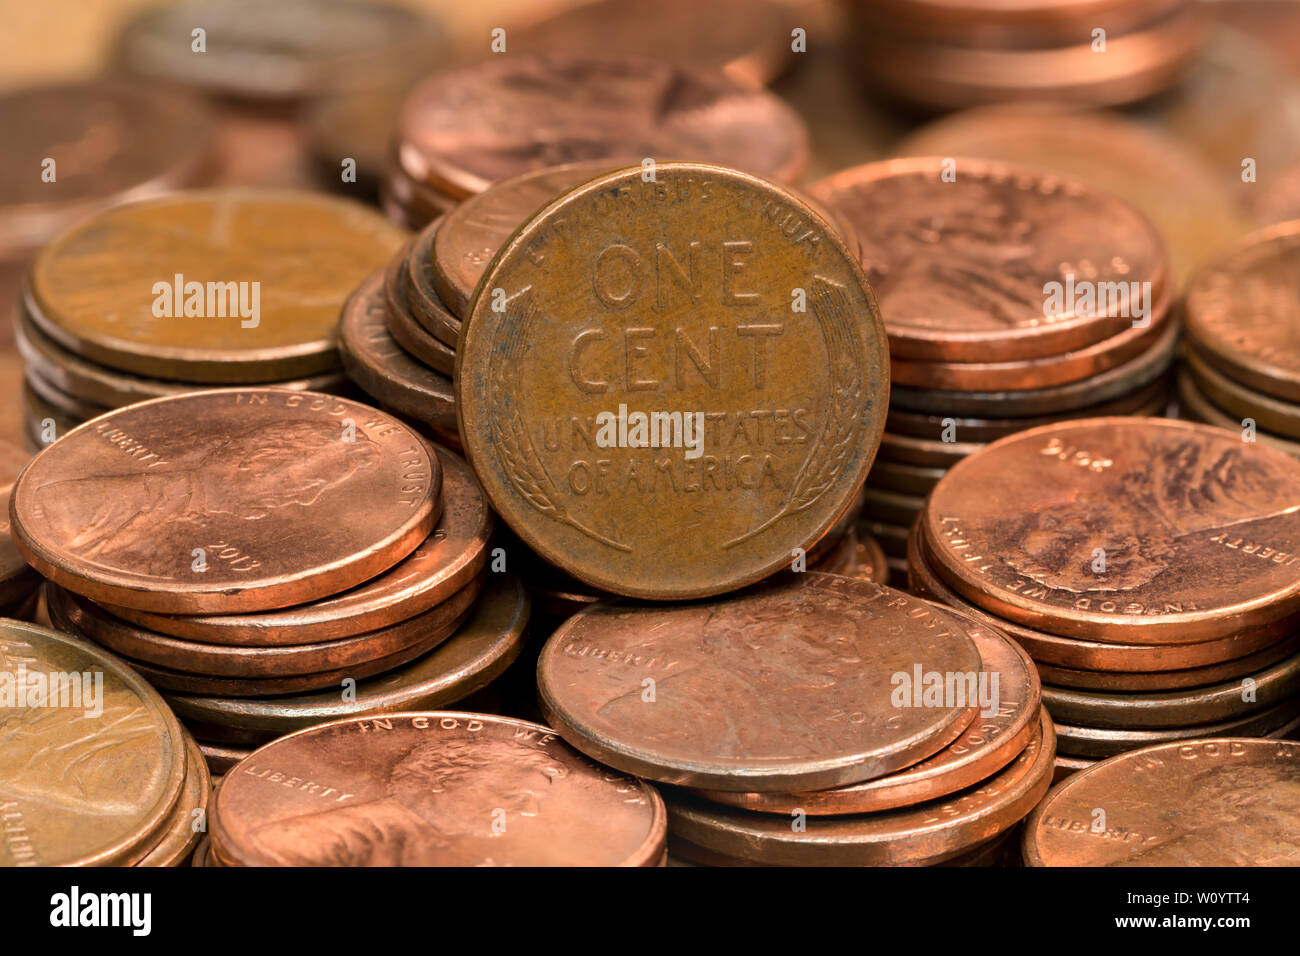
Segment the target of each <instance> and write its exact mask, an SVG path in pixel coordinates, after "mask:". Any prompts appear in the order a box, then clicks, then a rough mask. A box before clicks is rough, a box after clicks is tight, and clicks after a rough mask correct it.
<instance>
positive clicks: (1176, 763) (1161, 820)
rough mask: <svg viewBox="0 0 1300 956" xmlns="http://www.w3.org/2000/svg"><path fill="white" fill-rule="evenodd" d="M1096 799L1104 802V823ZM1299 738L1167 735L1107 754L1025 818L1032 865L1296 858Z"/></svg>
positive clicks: (1277, 862) (1299, 851)
mask: <svg viewBox="0 0 1300 956" xmlns="http://www.w3.org/2000/svg"><path fill="white" fill-rule="evenodd" d="M1094 807H1100V808H1102V809H1104V810H1105V819H1104V822H1101V830H1100V831H1098V830H1097V829H1096V826H1097V824H1098V822H1099V818H1098V817H1097V816H1096V815H1095V814H1094V813H1093V808H1094ZM1297 821H1300V743H1294V742H1288V741H1282V740H1249V739H1242V738H1225V739H1217V740H1196V741H1190V742H1188V743H1170V744H1163V745H1161V746H1158V747H1149V748H1146V749H1144V750H1137V751H1133V752H1131V753H1127V754H1123V755H1122V756H1119V757H1115V758H1113V759H1111V760H1106V761H1103V762H1102V763H1099V764H1096V765H1095V766H1092V767H1088V768H1087V769H1084V770H1081V771H1080V772H1079V773H1076V774H1074V775H1073V776H1071V777H1070V778H1069V779H1068V780H1066V781H1065V782H1064V783H1062V784H1061V785H1060V786H1059V787H1057V788H1056V789H1055V790H1053V791H1052V792H1051V793H1050V794H1049V795H1048V797H1047V799H1046V800H1045V801H1043V803H1042V805H1041V806H1039V807H1038V809H1037V810H1035V811H1034V813H1033V816H1031V817H1030V818H1029V820H1028V821H1027V822H1026V824H1025V836H1024V856H1025V862H1026V863H1027V864H1028V865H1030V866H1297V865H1300V829H1298V828H1297V827H1298V824H1297Z"/></svg>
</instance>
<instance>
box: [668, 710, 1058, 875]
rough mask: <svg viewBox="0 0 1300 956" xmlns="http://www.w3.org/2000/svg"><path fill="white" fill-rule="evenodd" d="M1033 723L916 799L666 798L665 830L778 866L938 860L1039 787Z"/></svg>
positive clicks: (1009, 815)
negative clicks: (778, 811)
mask: <svg viewBox="0 0 1300 956" xmlns="http://www.w3.org/2000/svg"><path fill="white" fill-rule="evenodd" d="M1038 721H1039V723H1038V726H1037V728H1036V729H1035V732H1034V735H1033V736H1032V737H1031V738H1030V740H1029V743H1028V744H1027V745H1026V746H1025V749H1024V750H1022V751H1021V752H1020V754H1019V756H1017V757H1016V759H1015V760H1013V761H1012V762H1011V763H1010V764H1008V765H1007V766H1006V767H1004V768H1003V769H1002V770H1001V771H999V772H998V773H997V774H996V775H994V776H993V777H991V778H989V779H988V780H985V781H984V782H982V783H981V784H979V785H978V786H975V787H971V788H969V789H966V790H962V791H959V792H957V793H954V794H949V795H948V796H946V797H943V798H941V799H939V800H936V801H931V802H928V803H924V804H921V805H920V806H917V807H905V808H901V809H897V810H885V811H881V812H879V813H870V814H859V815H851V816H843V817H831V818H817V817H812V818H810V819H808V820H807V821H806V822H805V827H804V828H803V829H797V828H795V827H792V826H791V820H790V819H781V818H780V817H777V816H775V815H773V814H769V813H754V812H752V811H748V810H739V809H735V808H732V807H724V806H721V805H719V804H713V803H707V802H705V801H703V800H700V799H698V798H695V797H689V796H687V795H686V794H684V793H683V794H677V793H672V794H670V795H669V799H668V825H669V827H670V829H671V830H672V834H673V838H674V840H676V839H677V838H679V837H680V838H682V839H684V840H687V841H689V842H690V843H693V844H695V845H697V846H700V847H703V848H705V849H708V850H711V851H712V852H714V853H720V854H723V855H725V856H730V857H733V858H735V859H741V860H745V861H747V862H754V863H767V864H776V865H782V866H909V865H910V866H917V865H925V864H934V863H940V862H943V861H944V860H946V859H949V858H951V857H954V856H958V855H960V854H961V853H963V852H965V851H966V850H968V849H970V848H972V847H974V846H976V845H978V844H981V843H983V842H985V841H987V840H989V839H991V838H993V837H995V836H997V835H998V834H1000V833H1003V832H1005V831H1006V830H1008V829H1010V828H1011V827H1013V826H1014V825H1015V824H1016V823H1018V822H1019V821H1020V820H1021V819H1023V818H1024V817H1025V816H1027V815H1028V814H1029V812H1030V810H1032V809H1033V807H1034V805H1035V804H1036V803H1038V801H1039V800H1041V799H1042V797H1043V794H1045V793H1046V792H1047V789H1048V787H1049V786H1050V783H1051V777H1052V758H1053V757H1054V756H1055V751H1056V748H1055V746H1054V745H1053V742H1054V737H1053V734H1052V722H1051V720H1050V719H1049V718H1048V716H1047V714H1046V712H1040V715H1039V718H1038Z"/></svg>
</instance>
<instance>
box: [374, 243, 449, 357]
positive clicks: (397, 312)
mask: <svg viewBox="0 0 1300 956" xmlns="http://www.w3.org/2000/svg"><path fill="white" fill-rule="evenodd" d="M409 251H410V244H409V243H408V244H407V246H406V247H405V249H404V250H403V251H402V252H401V253H399V254H398V255H397V256H396V257H394V259H393V261H392V262H390V263H389V264H388V266H387V267H386V268H385V270H384V299H385V301H386V302H387V304H388V315H387V323H388V334H389V335H391V336H392V337H393V341H394V342H396V343H397V344H398V345H399V346H401V347H402V348H403V349H405V350H406V351H407V352H408V353H409V354H410V355H411V356H413V357H414V358H416V359H418V360H419V361H421V362H423V363H424V364H425V365H427V366H429V367H430V368H432V369H433V370H434V371H437V372H441V373H442V374H443V375H450V374H452V372H453V371H454V370H455V368H456V350H455V348H454V347H453V346H450V345H448V344H447V343H445V342H443V341H442V340H441V339H439V338H438V337H437V336H435V335H433V334H432V333H430V332H429V331H428V330H427V329H425V328H424V326H422V325H420V323H419V322H417V321H416V320H415V315H414V314H413V313H412V311H411V303H410V297H409V296H408V294H407V289H406V264H407V257H408V254H409Z"/></svg>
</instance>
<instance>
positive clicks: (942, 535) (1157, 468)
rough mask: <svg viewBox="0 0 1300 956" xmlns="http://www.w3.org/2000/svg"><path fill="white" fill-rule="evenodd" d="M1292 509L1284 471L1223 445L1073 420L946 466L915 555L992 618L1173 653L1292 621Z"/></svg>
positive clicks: (1257, 451) (1297, 482)
mask: <svg viewBox="0 0 1300 956" xmlns="http://www.w3.org/2000/svg"><path fill="white" fill-rule="evenodd" d="M1298 497H1300V463H1297V462H1296V460H1295V459H1293V458H1290V457H1288V456H1287V455H1284V454H1282V453H1281V452H1278V451H1275V450H1274V449H1271V448H1265V447H1262V446H1260V445H1259V444H1252V443H1247V442H1243V441H1241V438H1240V436H1239V435H1234V434H1231V433H1228V432H1224V431H1222V430H1219V429H1215V428H1206V427H1204V426H1201V425H1194V424H1190V423H1187V422H1176V421H1171V420H1169V419H1156V418H1096V419H1083V420H1081V421H1077V422H1065V423H1062V424H1059V425H1047V426H1045V427H1043V428H1035V429H1032V430H1030V431H1027V432H1022V433H1021V434H1019V435H1013V436H1011V437H1010V438H1004V439H1002V440H1001V441H998V442H994V443H993V444H991V445H989V446H988V447H987V448H985V449H984V450H983V451H982V452H979V453H977V454H975V455H972V456H971V457H969V458H966V459H965V460H963V461H961V462H958V463H957V464H956V465H954V466H953V467H952V468H951V469H950V470H949V471H948V474H947V475H946V476H945V477H944V478H943V479H942V480H941V481H940V482H939V484H938V485H937V486H936V487H935V489H934V491H933V492H932V493H931V495H930V499H929V503H928V506H927V509H926V515H925V518H924V521H925V527H924V532H925V533H924V536H923V540H924V542H925V544H926V547H927V549H928V556H929V557H930V558H931V559H932V563H933V566H934V569H935V570H936V571H937V572H938V573H939V574H940V575H941V576H942V577H943V578H944V579H945V580H946V581H947V582H948V584H949V585H950V586H951V587H952V588H953V589H954V590H955V591H957V592H959V593H961V594H962V595H964V596H965V597H967V598H968V599H969V600H971V601H972V602H974V603H975V604H978V605H980V606H981V607H983V608H985V609H987V610H989V611H990V612H992V613H994V614H997V615H998V616H1000V617H1005V618H1009V619H1011V620H1013V621H1017V622H1019V623H1021V624H1025V625H1027V626H1030V627H1034V628H1037V629H1040V630H1046V631H1050V632H1053V633H1058V634H1064V635H1067V636H1072V637H1085V638H1093V639H1099V640H1114V641H1123V642H1127V643H1135V644H1142V643H1153V644H1164V643H1169V644H1177V643H1187V642H1190V641H1196V640H1208V639H1213V638H1216V637H1223V636H1224V635H1225V634H1227V633H1229V632H1231V631H1234V630H1241V629H1243V628H1246V627H1249V626H1251V625H1256V624H1268V623H1270V622H1272V621H1276V620H1279V619H1281V618H1283V617H1286V616H1287V615H1289V614H1291V613H1294V612H1295V611H1296V610H1297V609H1300V574H1297V573H1296V566H1297V565H1300V553H1297V550H1298V549H1300V513H1298V512H1297V507H1296V501H1297V498H1298ZM1008 502H1015V506H1014V508H1011V507H1010V506H1009V505H1008Z"/></svg>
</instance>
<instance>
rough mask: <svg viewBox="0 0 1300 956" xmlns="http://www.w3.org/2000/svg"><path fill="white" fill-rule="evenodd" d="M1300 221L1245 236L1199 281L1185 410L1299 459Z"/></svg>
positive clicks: (1183, 388)
mask: <svg viewBox="0 0 1300 956" xmlns="http://www.w3.org/2000/svg"><path fill="white" fill-rule="evenodd" d="M1297 270H1300V221H1296V222H1286V223H1281V224H1279V225H1277V226H1271V227H1269V228H1267V229H1263V230H1260V231H1259V232H1256V233H1253V234H1251V235H1250V236H1247V237H1246V238H1245V239H1243V240H1241V241H1240V242H1239V243H1237V244H1236V245H1234V246H1232V247H1231V248H1230V249H1229V250H1227V251H1226V252H1224V253H1223V254H1222V255H1220V256H1219V257H1217V258H1216V259H1215V260H1214V261H1212V262H1211V263H1209V264H1207V265H1206V266H1205V267H1204V268H1203V269H1202V270H1201V271H1200V272H1199V273H1197V275H1196V276H1195V278H1194V279H1193V281H1192V283H1191V285H1190V286H1189V287H1188V290H1187V298H1186V303H1185V306H1184V314H1185V320H1186V323H1187V347H1186V349H1185V352H1184V357H1183V358H1184V364H1183V367H1182V368H1181V369H1180V370H1179V374H1178V398H1179V409H1180V411H1181V412H1182V414H1183V415H1184V416H1185V417H1187V418H1191V419H1193V420H1195V421H1201V422H1208V423H1209V424H1211V425H1218V426H1219V427H1221V428H1227V429H1231V430H1233V431H1236V432H1239V433H1241V434H1242V435H1243V436H1245V437H1247V439H1248V440H1254V441H1258V442H1261V443H1263V444H1266V445H1271V446H1272V447H1274V448H1279V449H1281V450H1282V451H1285V452H1287V453H1289V454H1291V455H1296V456H1300V348H1297V341H1296V338H1295V332H1294V330H1295V328H1296V323H1297V321H1300V288H1297V285H1296V281H1295V276H1296V273H1297Z"/></svg>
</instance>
